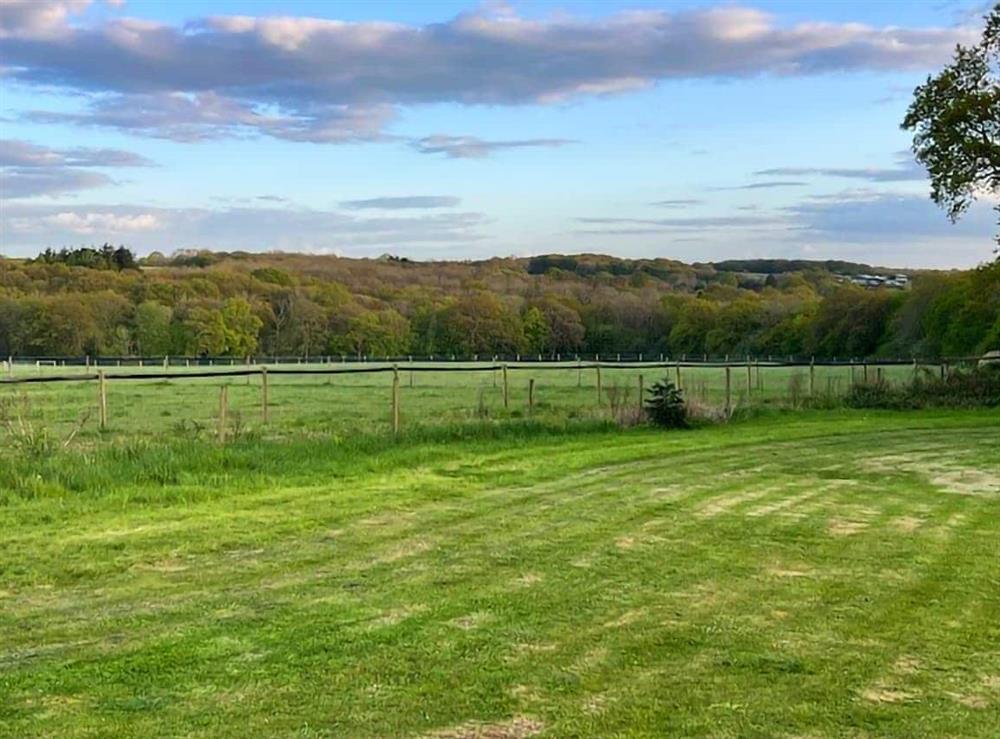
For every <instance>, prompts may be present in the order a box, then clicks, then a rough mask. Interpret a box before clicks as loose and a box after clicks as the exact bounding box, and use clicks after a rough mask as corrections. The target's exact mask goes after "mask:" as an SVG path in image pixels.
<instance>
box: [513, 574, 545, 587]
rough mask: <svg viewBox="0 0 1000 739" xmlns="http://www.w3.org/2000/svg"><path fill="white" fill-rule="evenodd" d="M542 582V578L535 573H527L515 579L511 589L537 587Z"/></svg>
mask: <svg viewBox="0 0 1000 739" xmlns="http://www.w3.org/2000/svg"><path fill="white" fill-rule="evenodd" d="M541 581H542V576H541V575H538V574H536V573H534V572H525V573H524V574H523V575H521V576H520V577H518V578H515V579H514V581H513V582H512V583H511V587H514V588H530V587H531V586H532V585H537V584H538V583H540V582H541Z"/></svg>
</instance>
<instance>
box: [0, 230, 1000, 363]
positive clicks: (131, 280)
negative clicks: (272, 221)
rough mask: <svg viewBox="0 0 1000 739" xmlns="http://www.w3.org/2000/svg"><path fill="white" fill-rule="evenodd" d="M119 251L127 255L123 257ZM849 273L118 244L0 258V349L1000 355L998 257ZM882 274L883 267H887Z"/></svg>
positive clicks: (769, 263) (827, 266)
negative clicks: (873, 282)
mask: <svg viewBox="0 0 1000 739" xmlns="http://www.w3.org/2000/svg"><path fill="white" fill-rule="evenodd" d="M126 251H127V250H126ZM860 272H879V270H877V269H875V268H872V267H869V266H867V265H858V264H851V263H844V262H804V261H794V262H793V261H782V260H745V261H738V262H721V263H715V264H694V265H690V264H683V263H680V262H675V261H671V260H666V259H652V260H625V259H618V258H613V257H607V256H596V255H578V256H557V255H553V256H541V257H534V258H527V259H490V260H487V261H480V262H412V261H408V260H405V259H399V258H395V257H383V258H381V259H377V260H368V259H345V258H339V257H333V256H316V255H303V254H245V253H232V254H223V253H212V252H200V253H182V254H178V255H175V256H174V257H171V258H167V257H163V256H162V255H159V254H154V255H152V256H151V257H149V258H147V259H144V260H138V262H136V261H134V260H132V259H131V255H130V254H126V253H124V252H123V251H121V250H120V249H114V248H112V247H105V248H104V249H82V250H72V251H68V252H67V251H64V252H60V253H56V252H46V253H44V254H42V255H40V256H39V257H38V258H37V259H33V260H14V259H0V354H2V355H4V356H6V355H8V354H10V355H15V356H82V355H85V354H89V355H92V356H94V355H105V356H108V355H110V356H123V355H144V356H154V355H164V354H170V355H175V356H178V355H185V356H196V355H202V356H226V355H228V356H235V357H245V356H248V355H260V354H267V355H285V356H288V355H297V356H317V355H325V354H350V355H358V354H363V355H369V356H373V355H374V356H382V355H407V354H414V355H432V354H433V355H438V356H446V355H452V354H454V355H462V356H470V355H474V354H481V355H491V354H513V353H518V352H519V353H543V354H556V353H560V354H574V353H581V354H583V353H586V354H593V353H604V354H609V353H614V352H623V353H624V352H644V353H646V354H647V355H650V354H656V353H663V354H666V355H669V356H671V357H676V356H680V355H682V354H687V355H689V356H693V355H701V354H709V355H713V356H720V355H723V354H731V355H745V354H752V355H755V356H765V355H769V354H773V355H796V356H810V355H813V356H817V357H826V358H829V357H841V358H845V357H864V356H904V357H909V356H921V357H935V356H968V355H971V354H978V353H981V352H983V351H986V350H989V349H995V348H1000V262H994V263H993V264H990V265H983V266H982V267H980V268H978V269H975V270H970V271H962V272H959V271H955V272H929V271H928V272H910V274H911V277H912V279H911V283H910V284H911V286H910V288H909V289H907V290H889V289H865V288H861V287H856V286H854V285H851V284H849V283H848V282H847V280H846V278H845V277H844V275H848V274H855V273H860ZM883 272H884V271H883Z"/></svg>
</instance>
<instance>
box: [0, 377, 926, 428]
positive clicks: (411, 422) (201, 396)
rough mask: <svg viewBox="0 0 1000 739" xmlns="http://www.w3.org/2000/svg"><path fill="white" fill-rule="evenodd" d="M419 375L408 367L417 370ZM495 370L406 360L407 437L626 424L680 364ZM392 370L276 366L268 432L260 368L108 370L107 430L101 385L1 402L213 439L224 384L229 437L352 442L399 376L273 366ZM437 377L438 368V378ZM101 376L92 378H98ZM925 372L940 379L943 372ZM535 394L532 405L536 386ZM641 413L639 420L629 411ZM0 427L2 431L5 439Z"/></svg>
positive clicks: (719, 404) (371, 424)
mask: <svg viewBox="0 0 1000 739" xmlns="http://www.w3.org/2000/svg"><path fill="white" fill-rule="evenodd" d="M411 366H412V367H416V368H417V369H416V370H415V371H411V370H410V369H409V368H410V367H411ZM493 366H497V365H494V363H486V362H481V363H473V362H468V363H438V364H429V363H415V364H413V365H409V364H407V363H400V364H399V382H400V391H399V392H400V424H401V428H404V429H425V430H426V429H434V428H439V427H442V426H451V425H455V424H463V425H464V424H469V423H473V424H476V425H478V424H481V423H483V422H487V423H496V422H501V423H502V422H506V421H510V420H521V419H525V418H527V417H529V416H530V417H531V419H532V420H535V421H538V422H541V423H544V424H549V425H553V424H555V425H567V424H568V425H573V424H574V423H580V422H582V423H584V424H587V423H593V422H599V421H601V420H607V419H613V418H619V419H620V418H622V417H625V416H628V415H629V414H628V413H627V411H628V409H637V408H638V405H639V381H640V376H641V377H642V382H643V384H644V387H646V388H648V387H649V386H650V385H651V384H652V383H653V382H654V381H656V380H660V379H664V378H666V379H669V380H670V381H673V382H676V380H677V374H676V369H675V368H673V367H656V366H652V365H649V366H633V367H629V368H624V367H623V368H617V367H614V366H607V365H606V366H605V367H604V369H602V370H601V379H600V383H601V384H600V395H598V379H597V371H596V370H595V369H594V368H593V367H591V366H588V364H587V363H583V364H582V365H580V366H577V365H576V364H575V363H572V362H567V363H563V364H557V365H551V364H548V365H547V364H531V363H510V364H509V370H508V391H507V404H506V407H505V404H504V391H503V372H502V370H500V369H492V370H490V369H488V368H489V367H493ZM390 367H391V365H390V364H389V363H386V362H382V363H378V362H370V363H346V364H339V363H338V364H331V365H325V364H297V365H287V364H286V365H271V373H270V374H269V377H268V418H267V424H266V425H265V424H264V422H263V421H264V418H263V410H262V389H261V385H262V380H261V377H260V375H259V374H257V373H258V372H259V369H260V366H256V365H255V366H254V367H252V368H248V367H247V366H245V365H239V364H232V365H230V364H228V362H227V363H226V364H225V365H222V366H219V365H216V366H214V367H207V366H205V367H200V368H198V367H189V368H185V367H171V368H170V369H169V372H170V374H171V375H172V377H170V378H165V379H143V375H148V374H152V373H158V372H162V371H163V368H162V367H161V366H157V365H153V366H150V365H149V364H147V365H146V366H145V367H138V366H135V365H134V364H133V366H125V367H117V366H113V365H112V366H105V367H103V368H102V369H104V370H105V371H106V372H107V373H108V374H113V373H127V374H133V375H135V376H136V377H135V379H128V380H109V381H108V390H107V397H108V400H107V406H108V426H107V429H106V431H105V433H103V434H102V433H99V427H98V413H97V407H98V385H97V382H96V381H94V380H92V379H91V380H81V381H79V382H67V383H45V384H37V385H36V384H9V385H8V384H4V383H3V382H2V380H0V402H3V401H4V400H6V402H7V404H8V407H10V408H11V410H12V412H16V413H17V414H20V415H22V416H23V417H24V418H25V419H26V420H27V421H29V422H30V423H32V424H33V425H34V427H35V428H36V429H46V430H48V431H50V432H51V433H52V434H53V435H54V436H55V437H57V438H59V439H65V438H67V437H68V436H69V435H71V434H75V437H74V438H75V439H77V440H87V439H91V440H93V439H97V438H99V437H102V438H108V437H112V438H114V437H124V438H132V437H134V436H136V435H139V436H146V437H149V438H157V437H160V436H163V435H165V434H166V435H174V436H176V435H181V436H183V435H189V434H192V433H199V432H217V430H218V418H219V405H220V398H219V395H220V389H221V387H223V386H226V387H227V406H228V413H227V424H226V426H227V429H228V431H227V433H228V435H229V436H233V435H236V436H238V435H241V434H247V433H251V434H254V435H265V436H268V437H278V436H299V435H329V434H335V435H350V434H356V433H385V432H388V431H390V430H391V419H392V412H391V409H392V374H391V372H389V371H386V372H381V373H370V374H327V375H324V374H306V375H288V374H285V375H282V374H277V373H276V372H275V370H280V369H285V370H288V369H301V370H306V371H323V370H340V369H346V370H371V369H376V368H383V369H386V370H388V369H389V368H390ZM240 369H252V370H253V372H254V373H255V374H253V375H251V376H249V377H226V376H222V375H220V376H218V377H210V378H192V377H185V375H188V374H191V373H192V372H197V371H203V372H225V371H227V370H240ZM439 370H440V371H439ZM93 371H94V370H93V368H91V370H90V373H91V375H92V374H93ZM920 371H925V372H931V373H934V374H936V373H937V372H938V371H939V367H938V366H937V365H925V366H923V368H922V369H921V370H920ZM868 372H869V376H870V377H871V378H872V379H874V378H875V376H876V373H880V374H881V375H882V376H884V377H885V378H886V379H887V380H889V381H893V382H907V381H909V380H910V379H911V378H912V377H913V375H914V370H913V367H912V366H911V365H908V364H902V365H888V366H885V367H876V366H875V365H874V364H873V365H871V366H870V367H869V370H868ZM85 373H86V370H85V369H84V368H83V367H81V366H75V367H74V366H68V367H50V366H41V367H34V366H30V365H20V366H17V367H16V371H15V372H14V373H13V377H14V378H34V377H46V376H55V375H68V376H70V377H72V376H83V375H84V374H85ZM862 377H863V367H862V365H860V364H858V365H856V366H855V367H854V368H853V369H852V368H851V367H850V366H817V367H815V369H814V370H813V379H812V386H813V387H812V389H813V398H812V400H813V404H814V405H815V404H822V403H826V404H829V405H834V404H836V403H837V401H838V399H839V398H840V397H841V396H842V395H843V394H844V393H845V392H846V391H847V390H848V389H849V388H850V386H851V384H852V381H860V380H861V379H862ZM532 381H533V383H534V390H533V393H531V395H532V397H531V398H530V399H529V385H530V384H531V383H532ZM680 385H681V386H682V388H683V390H684V392H685V395H686V397H687V399H688V400H689V401H691V402H692V403H693V404H695V405H698V406H701V407H703V408H704V409H705V410H706V411H712V410H713V409H714V410H715V411H718V410H721V409H723V408H724V407H725V405H726V391H725V388H726V374H725V370H724V369H723V368H722V367H721V366H686V367H683V368H682V370H681V382H680ZM809 391H810V368H809V367H808V366H805V367H803V366H799V367H784V366H767V365H759V366H758V365H754V366H752V367H751V368H750V371H749V372H748V371H747V368H746V367H745V366H740V365H735V366H733V367H732V368H731V370H730V396H729V397H730V407H731V409H732V410H734V411H740V410H746V409H749V408H755V409H768V408H782V407H791V408H797V407H800V406H802V405H803V404H804V403H805V402H806V401H807V400H808V399H809ZM632 415H633V416H635V415H636V414H632ZM2 433H3V431H2V430H0V434H2Z"/></svg>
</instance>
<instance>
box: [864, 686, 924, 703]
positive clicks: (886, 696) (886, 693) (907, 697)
mask: <svg viewBox="0 0 1000 739" xmlns="http://www.w3.org/2000/svg"><path fill="white" fill-rule="evenodd" d="M861 697H862V698H864V699H865V700H866V701H870V702H872V703H906V702H907V701H911V700H913V699H914V698H916V697H917V694H916V693H912V692H910V691H908V690H900V689H898V688H886V687H874V688H868V690H866V691H864V692H863V693H862V694H861Z"/></svg>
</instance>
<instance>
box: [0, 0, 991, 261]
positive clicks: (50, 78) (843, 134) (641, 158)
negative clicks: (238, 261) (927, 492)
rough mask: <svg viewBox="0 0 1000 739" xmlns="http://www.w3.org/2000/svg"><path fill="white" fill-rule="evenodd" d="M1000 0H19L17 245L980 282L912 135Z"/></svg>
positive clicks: (0, 115) (964, 234)
mask: <svg viewBox="0 0 1000 739" xmlns="http://www.w3.org/2000/svg"><path fill="white" fill-rule="evenodd" d="M988 8H989V3H984V2H982V1H981V0H968V1H965V2H963V1H961V0H927V1H926V2H920V1H919V0H917V1H914V0H911V1H909V2H904V1H903V0H898V1H889V0H887V1H885V2H877V3H872V2H855V1H854V0H810V1H809V2H791V1H790V0H785V1H781V2H779V1H776V0H772V1H769V2H755V3H747V4H736V3H718V2H667V1H666V0H660V1H659V2H651V1H649V0H631V1H623V2H617V1H616V0H599V1H596V0H586V1H585V0H566V1H565V2H485V3H468V2H452V1H450V0H448V1H446V0H429V1H428V0H424V1H423V2H411V1H405V2H388V1H383V2H370V1H367V2H348V1H346V0H345V1H343V2H334V1H331V0H325V1H319V0H311V1H310V0H301V1H299V2H296V1H295V0H216V1H214V2H213V1H211V0H197V1H194V0H169V1H168V0H125V1H124V2H123V1H121V0H0V254H5V255H8V256H27V255H33V254H35V253H37V252H38V251H39V250H41V249H44V248H46V247H53V248H60V247H63V246H69V247H72V246H81V245H90V244H102V243H104V242H111V243H114V244H125V245H127V246H129V247H130V248H132V249H133V250H134V251H135V252H137V253H139V254H148V253H150V252H151V251H154V250H155V251H161V252H164V253H171V252H173V251H175V250H178V249H202V248H204V249H216V250H245V251H279V250H280V251H305V252H315V253H324V254H340V255H345V256H359V257H365V256H368V257H374V256H378V255H381V254H383V253H391V254H396V255H400V256H406V257H410V258H414V259H480V258H487V257H491V256H511V255H514V256H523V255H530V254H541V253H581V252H596V253H605V254H614V255H618V256H624V257H643V258H651V257H664V258H671V259H679V260H683V261H688V262H693V261H701V262H704V261H718V260H722V259H745V258H755V257H761V258H791V259H848V260H853V261H863V262H867V263H871V264H879V265H885V266H899V267H967V266H972V265H975V264H977V263H979V262H982V261H986V260H987V259H989V258H991V248H992V242H991V234H992V233H993V230H994V228H995V216H994V213H993V212H992V211H991V210H990V204H988V203H986V204H981V205H980V206H977V207H974V208H973V209H972V210H971V211H970V212H969V213H968V214H967V215H966V216H965V217H964V218H963V219H961V220H960V221H959V222H958V223H957V224H952V223H950V222H949V221H948V219H947V217H946V216H945V214H944V212H943V211H941V210H940V209H939V208H937V207H936V206H935V205H934V204H933V203H932V202H931V201H930V200H929V197H928V191H929V184H928V182H927V179H926V176H925V174H924V173H923V171H922V170H921V168H920V167H919V166H918V165H917V164H916V163H915V162H914V161H913V158H912V155H911V154H910V152H909V145H910V136H909V134H908V133H907V132H905V131H902V130H900V127H899V124H900V121H901V120H902V118H903V115H904V114H905V111H906V108H907V105H908V103H909V100H910V98H911V96H912V91H913V88H914V87H915V86H916V85H918V84H920V83H921V82H922V81H923V80H924V79H926V77H927V76H928V74H932V73H934V72H935V71H936V70H938V69H940V67H941V66H942V65H943V64H946V63H947V62H948V61H949V59H950V58H951V55H952V53H953V50H954V47H955V44H956V43H964V44H971V43H975V42H976V41H977V40H978V37H979V33H980V31H981V27H982V18H981V17H982V15H983V14H984V13H985V12H986V11H987V10H988Z"/></svg>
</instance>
